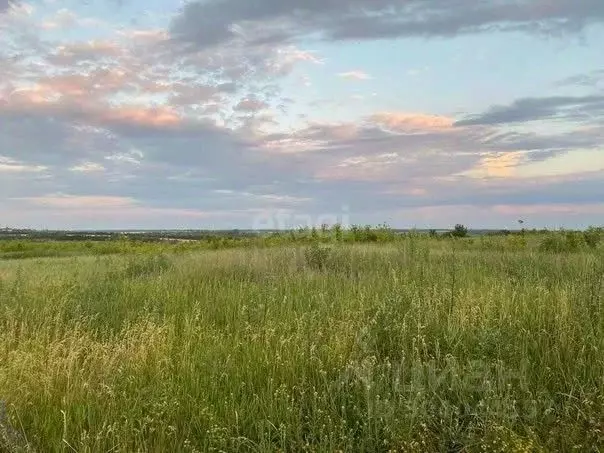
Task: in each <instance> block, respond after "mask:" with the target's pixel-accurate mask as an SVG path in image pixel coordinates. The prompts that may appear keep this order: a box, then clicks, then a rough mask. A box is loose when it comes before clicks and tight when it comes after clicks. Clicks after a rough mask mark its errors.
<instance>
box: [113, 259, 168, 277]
mask: <svg viewBox="0 0 604 453" xmlns="http://www.w3.org/2000/svg"><path fill="white" fill-rule="evenodd" d="M170 267H171V262H170V260H169V259H168V258H167V257H166V256H165V255H155V256H148V257H144V258H142V257H140V256H139V257H136V258H132V259H130V260H129V261H128V264H127V265H126V269H125V270H124V273H125V274H126V277H129V278H137V277H145V276H149V275H157V274H161V273H163V272H164V271H166V270H168V269H169V268H170Z"/></svg>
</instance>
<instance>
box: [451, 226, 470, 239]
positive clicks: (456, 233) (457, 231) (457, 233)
mask: <svg viewBox="0 0 604 453" xmlns="http://www.w3.org/2000/svg"><path fill="white" fill-rule="evenodd" d="M467 235H468V229H467V228H466V227H465V226H464V225H462V224H461V223H458V224H457V225H455V228H454V229H453V231H452V232H451V236H453V237H456V238H465V237H466V236H467Z"/></svg>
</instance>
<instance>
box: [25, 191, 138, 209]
mask: <svg viewBox="0 0 604 453" xmlns="http://www.w3.org/2000/svg"><path fill="white" fill-rule="evenodd" d="M20 200H21V201H24V202H26V203H31V204H33V205H36V206H42V207H45V208H59V209H76V210H77V209H81V208H91V207H94V208H101V209H106V208H112V209H114V208H129V207H132V206H135V205H136V204H137V202H136V200H134V199H132V198H128V197H112V196H98V195H91V196H85V195H67V194H61V193H59V194H50V195H44V196H40V197H25V198H20Z"/></svg>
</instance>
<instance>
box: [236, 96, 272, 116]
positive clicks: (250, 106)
mask: <svg viewBox="0 0 604 453" xmlns="http://www.w3.org/2000/svg"><path fill="white" fill-rule="evenodd" d="M268 107H269V104H268V103H267V102H265V101H263V100H261V99H256V98H254V97H249V98H245V99H242V100H241V101H239V102H238V103H237V105H235V107H233V109H234V110H235V111H237V112H244V113H254V112H259V111H260V110H264V109H267V108H268Z"/></svg>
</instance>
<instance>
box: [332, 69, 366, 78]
mask: <svg viewBox="0 0 604 453" xmlns="http://www.w3.org/2000/svg"><path fill="white" fill-rule="evenodd" d="M338 77H341V78H343V79H348V80H369V79H371V76H370V75H369V74H367V73H366V72H363V71H358V70H357V71H348V72H341V73H339V74H338Z"/></svg>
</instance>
